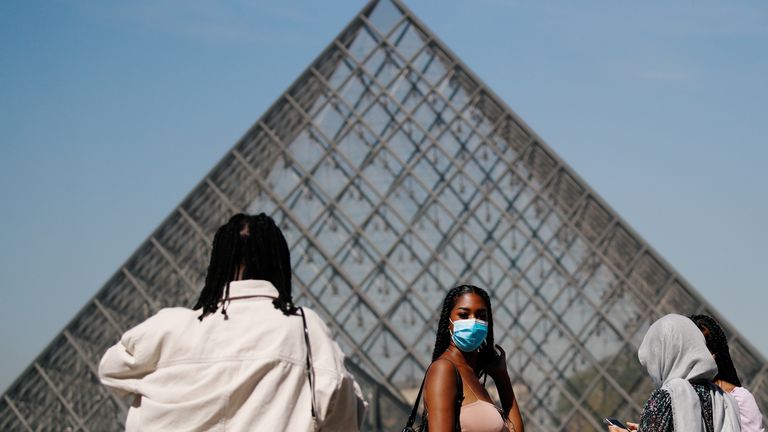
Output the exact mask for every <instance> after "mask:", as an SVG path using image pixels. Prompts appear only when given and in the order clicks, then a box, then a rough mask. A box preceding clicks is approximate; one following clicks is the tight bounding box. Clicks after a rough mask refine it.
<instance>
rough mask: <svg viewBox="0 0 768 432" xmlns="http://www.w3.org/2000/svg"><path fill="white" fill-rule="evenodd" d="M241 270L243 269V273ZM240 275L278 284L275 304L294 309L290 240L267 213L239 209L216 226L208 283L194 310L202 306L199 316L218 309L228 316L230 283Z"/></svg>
mask: <svg viewBox="0 0 768 432" xmlns="http://www.w3.org/2000/svg"><path fill="white" fill-rule="evenodd" d="M241 272H242V273H241ZM238 276H240V278H239V279H260V280H266V281H269V282H271V283H272V285H274V286H275V288H277V292H278V298H276V299H275V300H274V301H273V302H272V304H274V306H275V308H276V309H280V310H281V311H282V312H283V313H284V314H286V315H291V314H293V313H295V311H296V308H295V307H294V306H293V298H292V296H291V255H290V250H289V249H288V242H286V241H285V237H283V233H282V232H281V231H280V228H278V227H277V225H276V224H275V221H274V220H272V218H271V217H269V216H267V215H266V214H264V213H260V214H258V215H255V216H253V215H247V214H243V213H238V214H236V215H234V216H232V217H231V218H230V219H229V221H228V222H227V223H225V224H224V225H222V226H221V227H219V229H218V230H216V235H215V236H214V237H213V248H212V250H211V261H210V264H209V265H208V273H207V274H206V276H205V286H203V289H202V291H201V292H200V298H199V299H198V300H197V303H195V306H194V308H193V309H194V310H198V309H202V313H201V315H200V317H199V319H200V320H201V321H202V320H203V318H205V317H206V316H207V315H209V314H212V313H214V312H216V311H217V310H218V309H219V304H220V303H221V313H222V314H223V315H224V316H225V317H227V309H226V307H227V305H226V302H224V301H223V299H226V298H228V297H229V283H230V282H232V281H233V280H237V279H238Z"/></svg>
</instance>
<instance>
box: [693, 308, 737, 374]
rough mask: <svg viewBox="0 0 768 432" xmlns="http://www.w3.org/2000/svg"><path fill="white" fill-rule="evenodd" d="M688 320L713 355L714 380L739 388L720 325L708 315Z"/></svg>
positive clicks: (726, 341)
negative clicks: (701, 336)
mask: <svg viewBox="0 0 768 432" xmlns="http://www.w3.org/2000/svg"><path fill="white" fill-rule="evenodd" d="M688 318H690V319H691V320H693V322H694V323H695V324H696V325H697V326H698V327H699V330H701V332H702V333H704V340H705V341H706V343H707V348H708V349H709V352H711V353H712V354H714V355H715V363H717V375H715V380H723V381H725V382H728V383H731V384H733V385H735V386H736V387H741V380H739V375H738V374H737V373H736V368H735V367H734V366H733V360H731V353H730V351H729V350H728V339H727V338H726V337H725V332H724V331H723V329H722V327H720V324H718V323H717V321H715V319H714V318H712V317H711V316H709V315H691V316H690V317H688Z"/></svg>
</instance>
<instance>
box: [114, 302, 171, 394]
mask: <svg viewBox="0 0 768 432" xmlns="http://www.w3.org/2000/svg"><path fill="white" fill-rule="evenodd" d="M155 317H156V316H154V317H151V318H149V319H147V320H146V321H144V322H143V323H141V324H139V325H137V326H136V327H134V328H132V329H130V330H128V331H127V332H125V333H124V334H123V336H122V337H121V338H120V341H119V342H118V343H116V344H115V345H113V346H112V347H110V348H109V349H107V352H105V353H104V356H103V357H102V358H101V362H100V363H99V379H100V380H101V383H102V384H104V385H105V386H106V387H108V388H109V389H111V390H112V391H114V392H115V393H117V395H118V396H120V397H126V396H128V395H129V394H140V393H141V392H140V391H139V382H140V381H141V378H143V377H144V376H145V375H147V374H149V373H151V372H152V371H154V369H155V366H156V365H157V360H158V358H159V347H157V346H153V345H156V344H154V343H153V342H152V341H150V340H147V339H148V336H149V337H151V336H152V335H153V333H155V331H153V330H154V327H155V323H154V321H155Z"/></svg>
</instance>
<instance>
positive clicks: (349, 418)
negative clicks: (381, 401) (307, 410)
mask: <svg viewBox="0 0 768 432" xmlns="http://www.w3.org/2000/svg"><path fill="white" fill-rule="evenodd" d="M367 408H368V403H367V402H366V401H365V399H363V392H362V391H361V390H360V386H359V385H358V384H357V381H355V378H354V377H353V376H352V374H350V373H349V372H348V371H346V370H345V371H344V373H343V374H342V378H341V381H340V385H339V386H338V387H337V388H336V391H335V392H334V394H333V396H332V397H331V401H330V404H329V405H328V412H327V414H326V417H325V419H324V421H323V424H322V428H321V429H320V430H322V431H340V430H343V431H359V430H360V428H361V427H362V426H363V420H365V411H366V409H367Z"/></svg>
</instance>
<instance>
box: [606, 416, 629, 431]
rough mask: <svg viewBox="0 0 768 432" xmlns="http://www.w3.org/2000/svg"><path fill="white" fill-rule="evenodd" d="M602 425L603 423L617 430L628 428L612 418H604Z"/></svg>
mask: <svg viewBox="0 0 768 432" xmlns="http://www.w3.org/2000/svg"><path fill="white" fill-rule="evenodd" d="M603 423H605V424H607V425H609V426H616V427H617V428H621V429H625V430H629V427H627V425H625V424H624V423H622V422H621V421H620V420H618V419H615V418H612V417H607V418H604V419H603Z"/></svg>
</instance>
